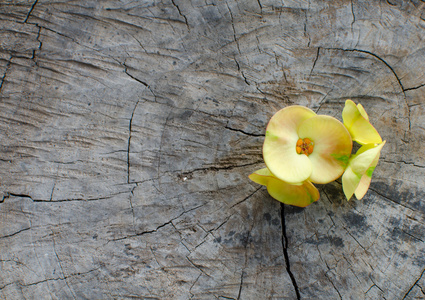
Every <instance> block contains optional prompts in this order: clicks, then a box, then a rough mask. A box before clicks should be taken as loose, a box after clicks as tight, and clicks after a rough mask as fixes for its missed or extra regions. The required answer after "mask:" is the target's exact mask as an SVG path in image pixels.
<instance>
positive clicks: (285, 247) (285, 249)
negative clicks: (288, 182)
mask: <svg viewBox="0 0 425 300" xmlns="http://www.w3.org/2000/svg"><path fill="white" fill-rule="evenodd" d="M280 221H281V226H282V249H283V256H284V257H285V262H286V271H287V272H288V275H289V277H290V278H291V281H292V285H293V286H294V290H295V294H296V295H297V300H300V299H301V295H300V290H299V288H298V284H297V281H296V280H295V276H294V274H293V273H292V272H291V264H290V262H289V256H288V236H287V234H286V223H285V204H283V203H281V204H280Z"/></svg>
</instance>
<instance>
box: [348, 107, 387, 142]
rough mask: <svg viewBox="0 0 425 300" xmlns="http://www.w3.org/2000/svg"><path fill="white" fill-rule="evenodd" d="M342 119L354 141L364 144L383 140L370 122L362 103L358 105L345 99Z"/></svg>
mask: <svg viewBox="0 0 425 300" xmlns="http://www.w3.org/2000/svg"><path fill="white" fill-rule="evenodd" d="M342 119H343V121H344V125H345V127H347V129H348V131H349V132H350V134H351V137H352V138H353V141H356V142H358V143H359V144H362V145H366V144H377V143H381V142H382V139H381V136H380V135H379V133H378V131H376V129H375V127H373V126H372V124H370V123H369V117H368V115H367V113H366V111H365V109H364V108H363V106H362V105H361V104H359V105H357V106H356V104H355V103H354V102H353V101H351V100H347V101H345V107H344V110H343V111H342Z"/></svg>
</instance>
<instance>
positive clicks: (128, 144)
mask: <svg viewBox="0 0 425 300" xmlns="http://www.w3.org/2000/svg"><path fill="white" fill-rule="evenodd" d="M139 102H140V100H137V102H136V105H134V108H133V111H132V112H131V117H130V121H129V124H128V141H127V183H130V145H131V132H132V125H133V117H134V112H135V111H136V109H137V105H139Z"/></svg>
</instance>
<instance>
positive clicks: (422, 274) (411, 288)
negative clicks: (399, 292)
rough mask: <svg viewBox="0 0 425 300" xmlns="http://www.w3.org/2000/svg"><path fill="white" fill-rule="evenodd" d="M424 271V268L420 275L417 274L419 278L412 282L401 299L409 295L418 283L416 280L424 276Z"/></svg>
mask: <svg viewBox="0 0 425 300" xmlns="http://www.w3.org/2000/svg"><path fill="white" fill-rule="evenodd" d="M424 273H425V269H424V270H423V271H422V273H421V275H420V276H419V278H418V279H416V281H415V283H413V284H412V286H411V287H410V288H409V290H408V291H407V293H406V294H405V295H404V297H403V298H402V299H401V300H404V299H406V297H407V296H409V294H410V292H411V291H412V290H413V288H414V287H415V286H417V285H418V282H419V280H421V279H422V276H424Z"/></svg>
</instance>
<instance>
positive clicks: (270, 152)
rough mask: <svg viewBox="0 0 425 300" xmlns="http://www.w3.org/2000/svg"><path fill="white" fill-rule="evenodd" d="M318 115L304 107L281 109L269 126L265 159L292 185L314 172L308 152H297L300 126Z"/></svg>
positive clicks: (277, 175)
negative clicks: (302, 153)
mask: <svg viewBox="0 0 425 300" xmlns="http://www.w3.org/2000/svg"><path fill="white" fill-rule="evenodd" d="M314 116H316V114H315V113H314V112H313V111H312V110H310V109H308V108H306V107H303V106H297V105H295V106H289V107H286V108H284V109H281V110H280V111H278V112H277V113H276V114H275V115H274V116H273V117H272V118H271V119H270V122H269V124H268V125H267V129H266V138H265V140H264V145H263V157H264V162H265V163H266V165H267V167H268V168H269V170H270V172H271V173H272V174H273V175H275V176H276V177H277V178H279V179H281V180H283V181H286V182H288V183H291V184H296V183H300V182H303V181H305V180H306V179H307V178H308V177H309V176H310V174H311V172H312V167H311V163H310V160H309V159H308V157H307V156H306V155H300V154H298V153H297V152H296V143H297V141H298V135H297V128H298V126H299V124H301V123H302V122H303V121H304V120H307V119H309V118H312V117H314Z"/></svg>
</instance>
